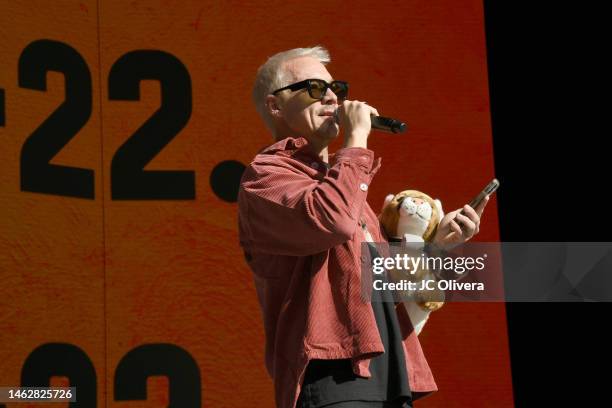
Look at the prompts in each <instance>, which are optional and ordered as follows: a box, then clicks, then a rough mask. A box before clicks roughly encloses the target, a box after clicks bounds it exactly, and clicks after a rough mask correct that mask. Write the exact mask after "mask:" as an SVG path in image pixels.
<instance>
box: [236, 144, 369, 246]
mask: <svg viewBox="0 0 612 408" xmlns="http://www.w3.org/2000/svg"><path fill="white" fill-rule="evenodd" d="M373 162H374V152H372V151H371V150H368V149H365V148H361V147H349V148H343V149H340V150H338V151H337V152H336V154H335V163H334V165H333V166H332V167H331V168H330V169H329V170H328V172H327V175H326V176H325V177H322V178H319V179H317V178H312V177H311V176H310V175H309V174H307V173H306V172H305V171H304V170H302V169H300V166H301V165H302V164H301V163H300V162H297V161H296V160H295V159H293V158H284V157H283V158H280V157H278V156H272V157H271V158H267V159H266V158H265V156H264V158H261V159H259V160H258V159H256V160H255V161H254V162H253V163H252V164H251V165H250V166H249V167H247V169H246V170H245V174H244V175H243V178H242V182H241V186H240V190H239V193H238V204H239V209H240V210H239V227H240V235H241V244H242V245H243V247H244V248H245V249H248V250H250V251H253V252H265V253H273V254H278V255H290V256H306V255H311V254H315V253H318V252H322V251H325V250H327V249H329V248H332V247H334V246H336V245H338V244H341V243H343V242H346V241H348V240H349V239H351V238H352V236H353V235H354V234H355V231H356V228H357V221H358V220H357V218H358V217H359V215H360V214H361V211H362V208H363V205H364V203H365V201H366V197H367V191H368V186H369V184H370V182H371V180H372V177H373V176H374V174H375V173H376V171H377V170H378V167H380V158H379V159H378V163H377V164H378V165H377V166H375V168H373Z"/></svg>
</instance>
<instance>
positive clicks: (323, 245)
mask: <svg viewBox="0 0 612 408" xmlns="http://www.w3.org/2000/svg"><path fill="white" fill-rule="evenodd" d="M307 144H308V141H307V140H306V139H305V138H301V137H300V138H286V139H283V140H281V141H278V142H276V143H274V144H272V145H271V146H268V147H267V148H265V149H263V150H262V151H260V152H259V154H257V155H256V156H255V158H254V159H253V161H252V163H251V164H250V165H249V166H248V167H247V168H246V170H245V172H244V174H243V176H242V180H241V183H240V189H239V193H238V208H239V217H238V219H239V234H240V244H241V246H242V248H243V250H244V255H245V259H246V261H247V263H248V265H249V267H250V269H251V270H252V271H253V276H254V279H255V287H256V290H257V297H258V300H259V303H260V306H261V310H262V314H263V322H264V329H265V335H266V346H265V361H266V368H267V370H268V372H269V373H270V375H271V377H272V378H273V379H274V388H275V399H276V405H277V407H278V408H295V405H296V402H297V398H298V396H299V393H300V389H301V385H302V383H303V378H304V372H305V369H306V366H307V364H308V361H309V360H311V359H340V358H346V359H351V360H352V363H353V371H354V373H355V374H356V375H359V376H362V377H366V378H367V377H370V376H371V374H370V371H369V365H370V359H371V358H372V357H374V356H376V355H378V354H380V353H382V352H384V347H383V345H382V342H381V338H380V334H379V332H378V327H377V325H376V319H375V317H374V312H373V310H372V306H371V304H369V303H366V302H364V301H363V300H362V297H361V262H362V261H363V260H364V259H366V258H362V256H363V257H369V255H367V254H363V255H362V254H361V243H362V242H363V241H364V240H365V236H364V232H363V230H362V228H358V226H359V224H360V223H361V222H365V224H366V226H367V229H368V231H369V232H370V234H371V235H372V238H373V240H374V241H376V242H387V239H386V236H385V234H384V231H383V230H382V229H381V226H380V223H379V221H378V218H377V216H376V214H375V213H374V212H373V211H372V209H371V208H370V206H369V205H368V203H367V201H366V197H367V191H368V187H369V185H370V183H371V181H372V178H373V177H374V175H375V174H376V172H377V171H378V169H379V168H380V162H381V159H380V158H378V159H377V161H376V162H374V152H372V151H371V150H369V149H365V148H360V147H350V148H342V149H339V150H338V151H337V152H336V153H335V154H330V155H329V160H330V167H329V168H328V166H327V165H326V163H324V162H323V161H322V160H321V159H320V158H319V157H318V156H316V155H314V154H312V153H310V152H308V151H307V149H306V146H307ZM396 311H397V314H398V320H399V323H400V327H401V330H402V338H403V345H404V355H405V359H406V368H407V370H408V378H409V382H410V389H411V390H412V393H413V400H416V399H418V398H420V397H423V396H424V395H427V394H429V393H431V392H433V391H436V390H437V386H436V383H435V381H434V379H433V375H432V373H431V370H430V368H429V365H428V364H427V361H426V359H425V356H424V354H423V351H422V349H421V345H420V343H419V340H418V338H417V336H416V334H415V333H414V331H413V328H412V325H411V324H410V319H409V317H408V315H407V314H406V312H405V309H404V308H403V307H399V306H398V307H396Z"/></svg>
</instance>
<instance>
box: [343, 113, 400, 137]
mask: <svg viewBox="0 0 612 408" xmlns="http://www.w3.org/2000/svg"><path fill="white" fill-rule="evenodd" d="M334 119H335V120H336V123H340V119H339V118H338V109H336V110H335V111H334ZM370 120H371V123H372V129H376V130H382V131H384V132H390V133H404V132H405V131H406V129H407V128H408V126H406V124H405V123H404V122H402V121H400V120H397V119H392V118H385V117H384V116H376V115H370Z"/></svg>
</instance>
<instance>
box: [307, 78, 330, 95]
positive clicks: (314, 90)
mask: <svg viewBox="0 0 612 408" xmlns="http://www.w3.org/2000/svg"><path fill="white" fill-rule="evenodd" d="M325 85H326V84H325V82H323V81H314V80H312V81H310V83H309V87H308V93H309V94H310V96H311V97H312V98H314V99H321V98H323V95H325V92H326V91H327V89H326V88H327V87H326V86H325Z"/></svg>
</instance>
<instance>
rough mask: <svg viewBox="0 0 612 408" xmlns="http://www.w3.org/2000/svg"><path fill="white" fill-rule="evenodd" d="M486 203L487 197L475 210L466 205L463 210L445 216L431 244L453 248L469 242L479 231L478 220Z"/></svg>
mask: <svg viewBox="0 0 612 408" xmlns="http://www.w3.org/2000/svg"><path fill="white" fill-rule="evenodd" d="M488 202H489V196H486V197H485V198H484V200H482V202H481V203H480V204H479V205H478V206H476V208H472V207H470V206H469V205H467V204H466V205H464V206H463V208H459V209H457V210H455V211H451V212H449V213H448V214H446V215H445V216H444V217H443V218H442V221H440V224H439V225H438V231H437V232H436V236H435V237H434V239H433V243H435V244H437V245H440V246H443V245H452V246H454V245H459V244H462V243H464V242H466V241H468V240H470V239H471V238H472V237H473V236H474V235H476V234H478V231H479V230H480V218H481V217H482V212H483V211H484V209H485V207H486V206H487V203H488ZM462 210H463V214H461V211H462Z"/></svg>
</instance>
